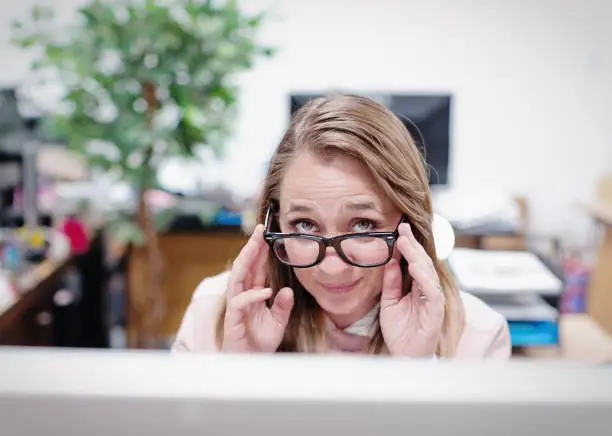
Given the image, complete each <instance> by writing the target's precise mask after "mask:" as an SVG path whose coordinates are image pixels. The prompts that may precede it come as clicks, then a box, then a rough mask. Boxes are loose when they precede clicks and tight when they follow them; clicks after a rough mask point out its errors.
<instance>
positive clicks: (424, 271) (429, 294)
mask: <svg viewBox="0 0 612 436" xmlns="http://www.w3.org/2000/svg"><path fill="white" fill-rule="evenodd" d="M408 272H409V274H410V276H411V277H412V279H413V283H414V285H413V286H416V287H417V290H418V292H413V294H414V295H413V296H412V297H413V298H415V299H417V300H421V298H420V296H421V292H422V293H423V294H424V296H425V299H424V300H421V301H422V302H424V303H434V304H436V303H438V302H439V301H443V300H444V295H443V294H442V292H441V290H440V286H439V281H438V278H437V276H436V277H432V275H431V272H430V271H429V268H428V267H425V266H424V265H422V264H417V263H413V264H411V265H409V266H408Z"/></svg>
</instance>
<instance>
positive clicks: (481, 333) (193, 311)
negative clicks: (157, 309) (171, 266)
mask: <svg viewBox="0 0 612 436" xmlns="http://www.w3.org/2000/svg"><path fill="white" fill-rule="evenodd" d="M228 276H229V273H228V272H224V273H222V274H219V275H216V276H213V277H209V278H206V279H204V280H203V281H202V282H201V283H200V285H199V286H198V287H197V289H196V290H195V292H194V294H193V297H192V299H191V303H190V305H189V307H188V308H187V311H186V312H185V315H184V317H183V321H182V323H181V326H180V328H179V331H178V334H177V336H176V340H175V342H174V344H173V346H172V350H173V351H175V352H178V351H191V352H217V351H218V349H217V346H216V344H215V320H216V315H217V311H218V310H219V303H220V302H221V301H222V298H223V295H224V292H225V288H226V284H227V279H228ZM461 298H462V300H463V305H464V309H465V328H464V331H463V336H462V337H461V340H460V342H459V346H458V350H457V355H456V358H457V359H507V358H509V357H510V354H511V348H512V347H511V342H510V333H509V330H508V323H507V322H506V320H505V319H504V317H503V316H502V315H500V314H499V313H498V312H496V311H494V310H493V309H491V308H490V307H489V306H487V305H486V304H485V303H484V302H482V301H481V300H480V299H478V298H477V297H475V296H473V295H471V294H467V293H464V292H462V293H461ZM373 316H374V315H373V312H371V313H370V314H368V315H366V317H365V318H364V319H362V320H360V321H357V322H356V323H355V324H354V325H352V326H350V327H348V328H347V329H345V331H344V332H335V334H334V336H338V333H340V335H344V336H345V339H348V342H347V341H345V344H344V348H343V349H346V347H349V348H350V346H351V345H350V342H351V337H354V338H356V337H358V336H359V335H360V334H366V333H364V332H366V331H367V327H364V326H369V325H371V324H370V322H369V321H370V319H368V318H372V317H373ZM342 340H344V339H342Z"/></svg>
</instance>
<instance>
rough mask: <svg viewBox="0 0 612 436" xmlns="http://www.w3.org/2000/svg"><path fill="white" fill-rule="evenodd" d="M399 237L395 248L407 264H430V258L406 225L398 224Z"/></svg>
mask: <svg viewBox="0 0 612 436" xmlns="http://www.w3.org/2000/svg"><path fill="white" fill-rule="evenodd" d="M399 230H400V237H399V238H397V248H398V249H399V251H400V253H402V255H403V256H404V257H405V258H406V260H407V261H408V262H417V261H418V262H424V263H429V264H431V263H432V261H431V258H430V257H429V254H427V251H425V248H424V247H423V246H422V245H421V244H420V243H419V241H417V240H416V238H415V237H414V234H413V233H412V229H411V228H410V226H409V225H408V224H407V223H402V224H400V229H399Z"/></svg>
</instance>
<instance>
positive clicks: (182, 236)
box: [127, 226, 248, 346]
mask: <svg viewBox="0 0 612 436" xmlns="http://www.w3.org/2000/svg"><path fill="white" fill-rule="evenodd" d="M247 240H248V236H247V235H245V234H244V233H242V231H241V229H240V227H238V226H236V227H235V228H232V227H229V226H228V227H220V228H214V227H213V228H210V229H203V230H201V231H194V232H180V233H163V234H161V235H160V236H159V245H160V249H161V251H162V257H163V262H164V268H163V280H162V292H163V297H164V303H165V304H164V305H165V314H164V319H163V323H162V326H161V331H160V332H158V334H157V336H158V338H159V339H164V338H172V337H173V336H174V335H175V334H176V332H177V330H178V328H179V326H180V323H181V320H182V319H183V315H184V314H185V310H186V309H187V307H188V306H189V302H190V301H191V296H192V295H193V292H194V291H195V289H196V287H197V286H198V284H199V283H200V282H201V281H202V279H204V278H206V277H210V276H213V275H216V274H219V273H221V272H223V271H225V270H226V269H228V268H229V267H230V266H231V264H232V262H233V261H234V259H235V258H236V256H237V255H238V253H239V252H240V249H241V248H242V247H243V246H244V244H245V243H246V241H247ZM146 271H147V261H146V256H145V253H143V252H142V251H139V250H135V249H132V250H131V252H130V257H129V266H128V289H129V291H128V293H129V298H128V300H129V301H131V302H132V303H129V304H128V313H127V334H128V344H130V345H131V346H133V344H135V343H136V342H137V341H136V338H137V337H138V334H139V327H138V326H141V325H144V324H143V322H144V320H143V317H145V316H149V315H150V314H148V313H142V311H139V310H138V308H137V307H136V305H135V304H133V302H134V301H143V299H144V298H145V295H146V293H147V289H146V288H145V287H144V286H143V284H144V283H146V281H145V280H143V277H146V275H145V274H146Z"/></svg>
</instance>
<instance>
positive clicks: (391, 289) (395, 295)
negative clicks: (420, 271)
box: [381, 259, 402, 309]
mask: <svg viewBox="0 0 612 436" xmlns="http://www.w3.org/2000/svg"><path fill="white" fill-rule="evenodd" d="M401 299H402V271H401V270H400V266H399V262H398V261H397V260H395V259H391V260H390V261H389V262H388V263H387V264H386V265H385V269H384V272H383V288H382V295H381V308H382V309H384V308H385V307H389V306H391V305H393V304H396V303H398V302H399V301H400V300H401Z"/></svg>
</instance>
